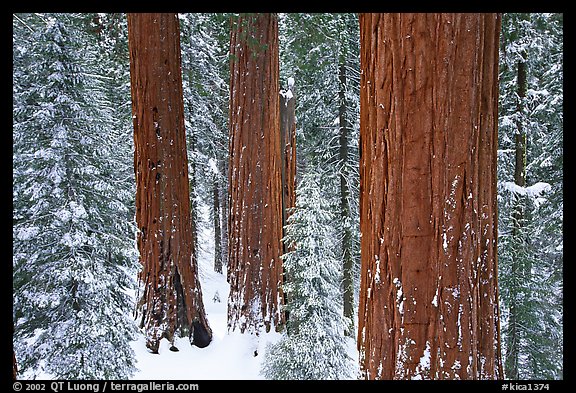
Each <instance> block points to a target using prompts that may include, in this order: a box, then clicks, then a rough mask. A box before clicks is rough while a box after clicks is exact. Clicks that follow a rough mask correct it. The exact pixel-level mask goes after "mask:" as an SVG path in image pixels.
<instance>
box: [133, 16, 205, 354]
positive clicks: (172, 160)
mask: <svg viewBox="0 0 576 393" xmlns="http://www.w3.org/2000/svg"><path fill="white" fill-rule="evenodd" d="M128 37H129V50H130V80H131V89H132V114H133V122H134V171H135V174H136V184H137V188H136V222H137V224H138V228H139V232H138V237H137V242H138V248H139V250H140V262H141V263H142V271H141V272H140V275H139V278H140V280H141V282H142V284H143V288H144V289H143V294H142V297H141V298H140V300H139V306H140V309H141V312H142V323H141V325H142V327H144V328H145V331H146V346H147V347H148V348H150V349H151V350H152V351H153V352H155V353H156V352H158V346H159V342H160V340H161V339H162V338H163V337H166V338H167V339H168V340H170V341H173V339H174V332H175V330H176V329H178V328H182V329H184V330H186V331H187V330H188V329H190V335H191V338H193V340H194V342H193V344H195V345H198V346H206V345H208V343H209V342H210V339H211V337H212V331H211V330H210V327H209V326H208V321H207V320H206V315H205V312H204V305H203V302H202V292H201V288H200V282H199V281H198V271H197V263H196V260H195V257H194V253H193V248H194V247H196V244H194V242H193V237H192V232H191V221H190V198H189V192H188V166H187V162H188V158H187V154H186V136H185V130H184V105H183V100H182V74H181V69H180V67H181V62H180V35H179V22H178V18H177V15H176V14H128ZM200 336H202V337H200Z"/></svg>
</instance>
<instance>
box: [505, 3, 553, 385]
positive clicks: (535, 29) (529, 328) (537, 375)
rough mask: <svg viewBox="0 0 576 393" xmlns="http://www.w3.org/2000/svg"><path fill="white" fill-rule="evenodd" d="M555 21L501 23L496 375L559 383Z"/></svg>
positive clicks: (522, 17) (513, 17)
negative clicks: (499, 348) (499, 349)
mask: <svg viewBox="0 0 576 393" xmlns="http://www.w3.org/2000/svg"><path fill="white" fill-rule="evenodd" d="M562 25H563V18H562V14H541V13H531V14H504V15H503V18H502V41H501V56H500V71H501V73H500V119H499V151H498V153H499V154H498V160H499V162H498V179H499V184H498V186H499V232H500V235H499V247H498V250H499V284H500V293H501V304H502V332H503V340H502V342H503V344H504V345H503V348H504V358H505V373H506V377H507V378H511V379H561V378H562V375H563V365H562V363H563V333H562V330H563V295H562V291H563V278H562V264H563V235H562V231H563V228H562V227H563V143H562V140H563V110H562V105H563V33H562Z"/></svg>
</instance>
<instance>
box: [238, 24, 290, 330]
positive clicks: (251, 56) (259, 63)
mask: <svg viewBox="0 0 576 393" xmlns="http://www.w3.org/2000/svg"><path fill="white" fill-rule="evenodd" d="M230 51H231V64H230V149H229V150H230V169H229V176H230V178H229V190H230V191H229V192H230V206H229V208H230V217H229V245H228V280H229V282H230V296H229V299H228V329H229V330H230V331H234V330H236V329H239V330H240V331H241V332H245V331H246V330H248V331H249V332H250V333H254V334H258V333H259V332H261V330H262V328H265V330H266V331H269V330H270V329H271V328H276V329H278V328H279V327H280V325H282V324H283V323H284V316H283V313H282V311H281V309H280V305H281V303H282V290H281V285H282V260H281V259H280V255H281V254H282V184H281V168H282V165H283V164H282V161H281V146H280V119H279V80H278V73H279V64H278V18H277V16H276V15H271V14H256V15H246V16H240V17H239V18H238V20H237V22H236V23H235V26H233V28H232V33H231V39H230Z"/></svg>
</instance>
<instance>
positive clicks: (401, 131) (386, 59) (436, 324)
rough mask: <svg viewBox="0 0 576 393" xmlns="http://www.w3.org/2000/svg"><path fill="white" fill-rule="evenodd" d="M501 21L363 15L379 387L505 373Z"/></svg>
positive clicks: (366, 172)
mask: <svg viewBox="0 0 576 393" xmlns="http://www.w3.org/2000/svg"><path fill="white" fill-rule="evenodd" d="M499 32H500V16H499V15H496V14H415V15H414V14H384V15H382V14H361V15H360V34H361V69H362V76H361V95H360V105H361V107H360V108H361V111H360V118H361V124H360V144H361V158H360V187H361V188H360V195H361V200H360V227H361V232H362V239H361V258H362V271H361V290H360V305H359V323H358V324H359V326H358V332H359V333H358V348H359V350H360V358H361V359H360V361H361V368H362V370H363V373H364V376H365V378H367V379H410V378H416V379H494V378H502V364H501V355H500V332H499V310H498V286H497V252H496V246H497V245H496V240H497V200H496V148H497V135H496V133H497V103H498V96H497V93H498V81H497V78H498V37H499Z"/></svg>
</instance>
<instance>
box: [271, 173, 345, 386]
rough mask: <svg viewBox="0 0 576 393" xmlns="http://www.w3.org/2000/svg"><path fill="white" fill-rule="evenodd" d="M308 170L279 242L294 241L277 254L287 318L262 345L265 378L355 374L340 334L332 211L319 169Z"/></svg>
mask: <svg viewBox="0 0 576 393" xmlns="http://www.w3.org/2000/svg"><path fill="white" fill-rule="evenodd" d="M310 169H311V168H310ZM314 169H316V171H313V170H311V171H309V172H308V173H306V174H304V175H303V178H302V181H301V183H300V185H299V187H298V189H297V190H296V194H297V199H296V208H295V209H294V211H293V213H292V214H291V215H290V217H289V218H288V225H287V226H286V238H285V241H286V242H287V244H294V245H295V246H294V249H293V250H292V251H290V252H288V253H287V254H284V256H283V259H284V267H285V270H286V275H287V277H289V279H288V281H287V282H286V283H285V285H284V290H285V291H286V292H287V294H288V296H289V299H290V301H289V302H288V304H287V306H286V309H287V311H288V313H289V315H290V318H289V319H288V322H287V331H285V332H284V333H283V336H282V338H281V340H280V341H279V342H278V343H276V344H272V345H270V346H269V347H268V348H267V351H266V359H265V360H264V362H263V369H262V373H263V375H264V376H265V377H266V378H268V379H349V378H354V377H355V376H356V375H355V372H354V370H355V367H356V366H355V365H354V360H353V359H352V358H350V356H349V355H348V353H347V345H346V344H347V343H346V341H347V340H348V339H347V338H346V337H345V336H344V329H345V320H344V317H343V315H342V307H343V305H342V294H341V290H340V280H341V278H340V277H341V275H342V271H341V264H340V261H339V258H338V256H337V253H336V250H337V248H336V247H335V245H336V243H337V240H336V239H337V237H336V231H335V228H334V226H333V222H334V219H335V215H334V213H333V211H332V210H333V209H332V207H331V205H330V202H329V200H328V199H327V198H326V195H325V192H324V191H323V189H322V182H321V180H320V179H321V177H322V172H321V169H320V168H314Z"/></svg>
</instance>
